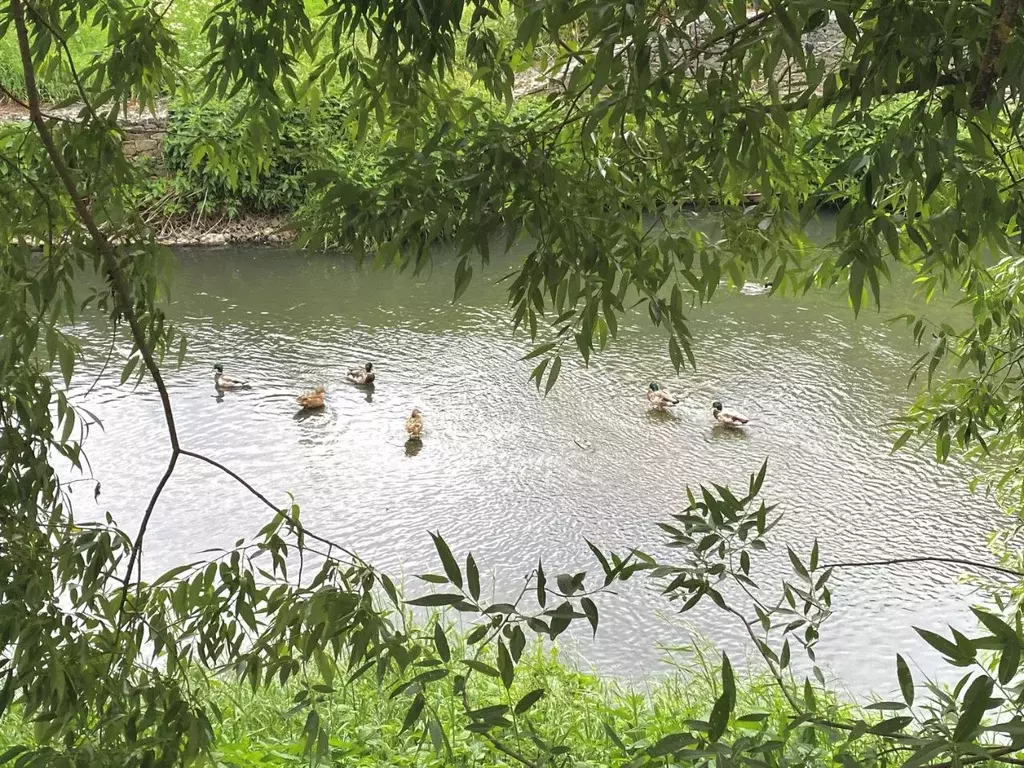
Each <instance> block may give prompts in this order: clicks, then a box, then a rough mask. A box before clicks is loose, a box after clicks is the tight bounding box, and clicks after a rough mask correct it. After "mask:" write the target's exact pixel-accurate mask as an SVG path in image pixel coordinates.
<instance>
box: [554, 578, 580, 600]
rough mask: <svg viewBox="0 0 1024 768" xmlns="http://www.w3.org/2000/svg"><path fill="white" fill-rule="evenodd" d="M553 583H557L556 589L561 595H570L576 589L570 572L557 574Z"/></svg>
mask: <svg viewBox="0 0 1024 768" xmlns="http://www.w3.org/2000/svg"><path fill="white" fill-rule="evenodd" d="M555 583H556V584H557V585H558V591H559V592H561V593H562V594H563V595H571V594H573V593H574V592H575V591H576V582H575V580H573V577H572V574H570V573H560V574H558V576H556V577H555Z"/></svg>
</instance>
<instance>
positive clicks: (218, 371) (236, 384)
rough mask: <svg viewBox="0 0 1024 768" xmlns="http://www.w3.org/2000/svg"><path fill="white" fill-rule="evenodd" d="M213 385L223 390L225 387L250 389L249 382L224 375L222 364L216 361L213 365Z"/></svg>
mask: <svg viewBox="0 0 1024 768" xmlns="http://www.w3.org/2000/svg"><path fill="white" fill-rule="evenodd" d="M213 386H215V387H216V388H217V389H219V390H221V391H223V390H226V389H252V387H250V386H249V382H247V381H242V380H241V379H232V378H231V377H230V376H225V375H224V366H223V365H221V364H220V363H217V364H216V365H214V366H213Z"/></svg>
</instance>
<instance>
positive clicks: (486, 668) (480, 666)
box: [462, 659, 501, 677]
mask: <svg viewBox="0 0 1024 768" xmlns="http://www.w3.org/2000/svg"><path fill="white" fill-rule="evenodd" d="M462 663H463V664H465V665H466V666H467V667H469V668H470V669H472V670H474V671H476V672H480V673H481V674H484V675H487V676H488V677H501V673H500V672H498V670H496V669H495V668H494V667H492V666H490V665H489V664H484V663H483V662H482V661H477V660H476V659H463V660H462Z"/></svg>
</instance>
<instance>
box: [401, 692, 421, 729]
mask: <svg viewBox="0 0 1024 768" xmlns="http://www.w3.org/2000/svg"><path fill="white" fill-rule="evenodd" d="M426 703H427V701H426V699H425V698H424V697H423V694H422V693H417V694H416V697H415V698H414V699H413V700H412V704H410V705H409V710H408V711H407V712H406V713H405V720H403V721H402V730H400V731H399V733H405V732H406V731H407V730H409V729H410V728H412V726H413V724H414V723H415V722H416V721H417V720H418V719H419V716H420V712H422V711H423V705H424V704H426Z"/></svg>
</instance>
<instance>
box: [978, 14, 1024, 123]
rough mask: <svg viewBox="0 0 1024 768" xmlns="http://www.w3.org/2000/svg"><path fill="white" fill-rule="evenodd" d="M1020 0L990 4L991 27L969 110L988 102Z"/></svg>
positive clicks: (979, 107)
mask: <svg viewBox="0 0 1024 768" xmlns="http://www.w3.org/2000/svg"><path fill="white" fill-rule="evenodd" d="M1020 4H1021V0H995V2H993V3H992V11H993V18H992V27H991V28H990V29H989V32H988V43H987V44H986V46H985V54H984V56H983V57H982V59H981V71H980V72H979V73H978V79H977V81H976V82H975V83H974V90H973V91H971V109H981V108H982V107H984V106H985V102H986V101H988V97H989V94H991V93H992V87H993V86H994V85H995V83H996V65H997V64H998V63H999V54H1001V53H1002V51H1003V46H1004V45H1006V42H1007V41H1008V40H1009V39H1010V33H1011V32H1012V31H1013V24H1014V22H1015V21H1016V20H1017V15H1018V14H1019V13H1020Z"/></svg>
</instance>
